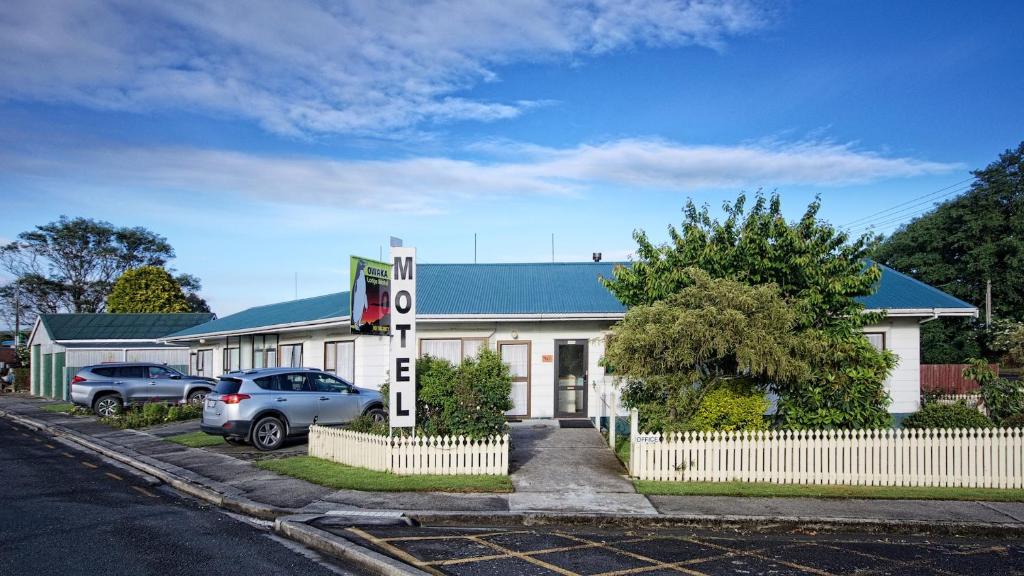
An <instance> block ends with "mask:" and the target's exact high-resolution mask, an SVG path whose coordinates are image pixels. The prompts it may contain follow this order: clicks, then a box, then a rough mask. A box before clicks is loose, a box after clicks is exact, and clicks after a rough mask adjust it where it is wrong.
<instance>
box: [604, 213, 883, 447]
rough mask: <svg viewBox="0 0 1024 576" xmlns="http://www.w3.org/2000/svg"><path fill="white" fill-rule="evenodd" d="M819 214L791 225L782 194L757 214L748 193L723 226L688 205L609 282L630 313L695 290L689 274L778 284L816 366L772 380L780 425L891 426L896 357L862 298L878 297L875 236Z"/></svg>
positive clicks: (639, 237)
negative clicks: (868, 329) (873, 337)
mask: <svg viewBox="0 0 1024 576" xmlns="http://www.w3.org/2000/svg"><path fill="white" fill-rule="evenodd" d="M819 208H820V202H819V201H817V200H815V201H814V202H812V203H811V204H810V205H809V206H808V207H807V210H806V211H805V213H804V215H803V217H802V218H800V220H798V221H796V222H793V223H790V222H788V221H787V220H786V219H785V217H784V216H783V214H782V209H781V201H780V199H779V196H778V195H777V194H773V195H771V196H770V197H764V196H762V195H760V194H759V195H758V196H757V197H756V198H755V199H754V202H753V205H752V206H750V208H749V210H748V209H747V198H746V196H745V195H740V196H739V198H738V199H737V200H736V202H734V203H726V204H725V206H724V212H725V217H724V218H723V219H721V220H718V219H715V218H713V217H712V216H711V214H710V211H709V209H708V207H706V206H704V207H701V208H698V207H697V206H696V205H695V204H694V203H693V202H692V201H689V202H687V205H686V207H685V209H684V221H683V224H682V227H681V228H676V227H674V226H670V227H669V238H670V240H669V242H668V243H666V244H654V243H653V242H651V241H650V240H649V239H648V237H647V235H646V234H645V233H644V232H643V231H637V232H636V233H635V234H634V238H635V239H636V241H637V244H638V245H639V246H638V250H637V253H636V260H635V261H634V262H633V264H632V266H629V267H620V268H618V269H616V271H615V274H614V277H613V278H610V279H606V280H605V285H606V286H607V287H608V289H609V290H611V291H612V293H613V294H615V295H616V297H618V298H619V299H620V300H621V301H622V302H623V303H624V304H626V305H627V306H641V305H650V304H653V303H655V302H660V301H663V300H666V299H667V298H669V297H670V296H672V295H673V294H676V293H678V292H679V291H680V290H683V289H685V288H687V287H688V286H690V285H691V284H692V282H693V276H692V274H690V273H688V272H687V269H688V268H691V267H695V268H699V269H701V270H704V271H705V272H707V273H708V274H710V276H711V277H713V278H726V279H731V280H735V281H737V282H741V283H744V284H747V285H750V286H758V285H766V284H772V285H774V286H775V287H776V288H777V290H778V291H779V294H780V296H781V297H782V298H783V299H785V301H786V302H787V304H788V305H789V306H791V307H792V309H793V311H794V314H795V317H794V325H793V331H794V333H795V334H797V335H798V336H799V337H800V338H802V339H803V340H804V341H805V342H807V344H808V345H807V348H806V353H807V354H808V355H809V356H808V357H807V359H808V360H809V365H810V366H812V368H813V369H812V371H811V374H810V375H808V376H807V377H802V378H796V377H788V376H786V375H777V376H776V377H774V378H772V381H771V383H770V385H769V387H770V388H771V389H772V390H773V391H775V392H776V393H777V394H778V395H779V404H778V409H779V412H778V414H779V420H780V421H781V422H782V423H783V424H785V425H787V426H790V427H821V426H824V427H870V426H884V425H887V424H888V414H887V412H886V406H887V404H888V396H887V394H886V393H885V389H884V381H885V379H886V377H887V376H888V374H889V372H891V370H892V368H893V367H894V366H895V358H894V357H893V356H892V354H890V353H887V352H880V351H877V350H875V349H874V348H873V347H871V345H870V344H869V343H868V342H867V340H866V339H865V338H864V337H863V335H862V334H861V328H863V327H864V326H866V325H868V324H870V323H873V322H876V321H878V320H879V319H880V315H879V314H875V313H866V312H865V311H864V307H863V306H862V305H861V304H860V303H858V302H857V301H856V300H855V298H856V297H857V296H865V295H869V294H871V293H873V292H874V291H875V289H877V285H878V281H879V280H880V278H881V271H880V270H879V269H878V267H877V266H873V265H869V264H868V263H867V260H866V257H867V255H868V252H869V250H870V249H871V246H872V238H871V237H870V236H868V235H863V236H861V237H859V238H850V237H849V236H848V235H847V234H846V233H844V232H842V231H840V230H838V229H836V228H834V227H833V226H831V225H829V224H828V223H826V222H823V221H821V220H819V219H818V210H819Z"/></svg>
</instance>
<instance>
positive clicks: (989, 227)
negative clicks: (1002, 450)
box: [874, 142, 1024, 363]
mask: <svg viewBox="0 0 1024 576" xmlns="http://www.w3.org/2000/svg"><path fill="white" fill-rule="evenodd" d="M973 174H974V176H975V181H974V183H973V184H972V185H971V188H970V190H968V191H967V192H966V193H964V194H962V195H960V196H958V197H956V198H953V199H951V200H948V201H946V202H943V203H941V204H939V205H938V206H936V208H935V209H934V210H932V211H930V212H928V213H927V214H925V215H923V216H921V217H919V218H916V219H914V220H912V221H911V222H910V223H909V224H906V225H904V226H902V227H901V228H900V229H898V230H897V231H896V232H894V233H893V234H892V235H891V236H889V237H888V238H886V239H885V241H884V242H882V243H881V244H880V245H879V246H878V247H877V249H876V250H875V252H874V257H875V258H876V259H877V260H878V261H879V262H882V263H884V264H887V265H889V266H892V267H894V268H898V269H899V270H901V271H903V272H906V273H908V274H910V275H912V276H914V277H915V278H917V279H919V280H921V281H923V282H927V283H928V284H931V285H933V286H936V287H939V288H941V289H942V290H944V291H946V292H948V293H950V294H952V295H954V296H956V297H957V298H960V299H962V300H965V301H967V302H970V303H972V304H976V305H980V304H983V303H984V302H985V289H986V283H987V281H991V282H992V315H993V318H997V319H1004V320H1017V321H1020V320H1024V282H1021V281H1020V279H1021V278H1022V277H1024V142H1021V143H1020V144H1019V145H1018V146H1017V148H1016V149H1013V150H1007V151H1005V152H1004V153H1003V154H1001V155H1000V156H999V158H998V159H997V160H996V161H995V162H992V163H991V164H989V165H988V166H987V167H985V168H984V169H983V170H976V171H974V172H973ZM978 328H980V325H979V324H978V323H977V322H972V321H965V320H948V321H947V320H940V321H937V322H930V323H929V324H926V325H925V329H924V331H923V332H922V345H923V354H924V360H925V361H926V362H930V363H957V362H963V361H964V360H966V358H968V357H971V356H977V355H979V354H986V355H989V356H990V357H992V354H991V348H990V342H989V339H988V338H987V337H986V334H985V332H984V331H981V330H978ZM992 359H993V360H995V359H996V358H995V357H992Z"/></svg>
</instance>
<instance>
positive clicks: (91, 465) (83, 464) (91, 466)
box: [82, 462, 99, 470]
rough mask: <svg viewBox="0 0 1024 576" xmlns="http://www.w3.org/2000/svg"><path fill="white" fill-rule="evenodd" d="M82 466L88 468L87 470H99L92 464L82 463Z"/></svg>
mask: <svg viewBox="0 0 1024 576" xmlns="http://www.w3.org/2000/svg"><path fill="white" fill-rule="evenodd" d="M82 466H88V467H89V468H92V469H93V470H95V469H97V468H99V466H97V465H95V464H93V463H92V462H82Z"/></svg>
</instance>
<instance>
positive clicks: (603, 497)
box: [508, 420, 657, 514]
mask: <svg viewBox="0 0 1024 576" xmlns="http://www.w3.org/2000/svg"><path fill="white" fill-rule="evenodd" d="M511 437H512V453H511V455H510V459H511V473H512V485H513V486H514V487H515V493H513V494H511V495H510V496H509V501H508V504H509V510H510V511H512V512H533V511H540V510H545V511H558V512H586V513H597V514H601V513H605V514H656V513H657V511H656V510H655V509H654V507H653V506H652V505H651V503H650V502H649V501H648V500H647V498H645V497H644V496H642V495H640V494H637V493H636V490H635V489H634V488H633V483H632V482H630V480H629V478H628V477H627V474H626V469H625V468H623V466H622V464H621V463H620V462H619V459H618V458H616V457H615V454H614V453H612V451H611V449H610V448H609V447H608V444H607V442H606V441H605V439H604V437H603V436H602V435H601V434H600V433H599V432H598V431H597V430H595V429H594V428H559V425H558V421H557V420H527V421H524V422H516V423H513V424H512V425H511Z"/></svg>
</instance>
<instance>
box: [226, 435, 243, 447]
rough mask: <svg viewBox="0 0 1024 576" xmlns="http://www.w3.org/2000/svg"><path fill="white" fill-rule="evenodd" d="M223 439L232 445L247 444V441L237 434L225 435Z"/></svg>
mask: <svg viewBox="0 0 1024 576" xmlns="http://www.w3.org/2000/svg"><path fill="white" fill-rule="evenodd" d="M224 441H225V442H227V443H228V444H231V445H232V446H245V445H246V444H248V442H246V441H245V438H239V437H238V436H225V437H224Z"/></svg>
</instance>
